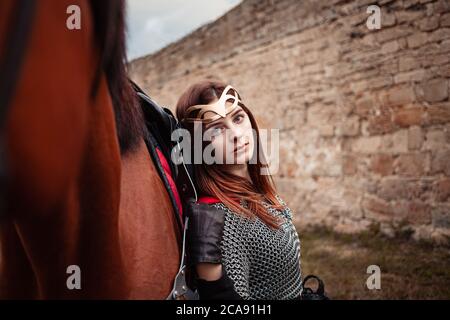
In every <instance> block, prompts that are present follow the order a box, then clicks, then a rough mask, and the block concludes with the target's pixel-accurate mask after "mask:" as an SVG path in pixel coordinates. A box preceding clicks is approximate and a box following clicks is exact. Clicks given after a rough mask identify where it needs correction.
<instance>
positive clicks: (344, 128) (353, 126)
mask: <svg viewBox="0 0 450 320" xmlns="http://www.w3.org/2000/svg"><path fill="white" fill-rule="evenodd" d="M358 133H359V117H358V116H350V117H348V118H346V119H344V120H343V121H341V122H340V123H339V124H338V125H337V126H336V135H337V136H348V137H351V136H356V135H357V134H358Z"/></svg>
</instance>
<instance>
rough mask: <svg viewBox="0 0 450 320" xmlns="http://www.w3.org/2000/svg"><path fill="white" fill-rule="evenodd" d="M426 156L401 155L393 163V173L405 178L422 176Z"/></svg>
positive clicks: (419, 154) (417, 154)
mask: <svg viewBox="0 0 450 320" xmlns="http://www.w3.org/2000/svg"><path fill="white" fill-rule="evenodd" d="M426 161H427V156H426V154H423V153H408V154H401V155H399V156H398V158H397V159H395V161H394V167H395V172H396V173H397V174H399V175H405V176H422V175H424V173H425V171H426V165H427V162H426Z"/></svg>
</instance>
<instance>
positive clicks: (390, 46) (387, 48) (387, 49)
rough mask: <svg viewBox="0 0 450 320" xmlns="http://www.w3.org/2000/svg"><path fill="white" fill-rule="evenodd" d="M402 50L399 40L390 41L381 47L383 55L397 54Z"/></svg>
mask: <svg viewBox="0 0 450 320" xmlns="http://www.w3.org/2000/svg"><path fill="white" fill-rule="evenodd" d="M399 49H400V45H399V43H398V41H397V40H393V41H389V42H386V43H384V44H383V46H382V47H381V53H382V54H389V53H393V52H396V51H398V50H399Z"/></svg>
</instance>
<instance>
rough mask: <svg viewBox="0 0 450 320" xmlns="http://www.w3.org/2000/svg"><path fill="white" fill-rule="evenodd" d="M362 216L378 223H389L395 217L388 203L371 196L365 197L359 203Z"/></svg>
mask: <svg viewBox="0 0 450 320" xmlns="http://www.w3.org/2000/svg"><path fill="white" fill-rule="evenodd" d="M361 208H362V209H363V211H364V216H365V217H367V218H369V219H375V220H378V221H391V220H392V219H393V217H394V215H395V212H394V210H393V208H392V207H391V206H390V205H389V203H388V202H386V201H384V200H382V199H379V198H377V197H373V196H365V197H364V198H363V200H362V201H361Z"/></svg>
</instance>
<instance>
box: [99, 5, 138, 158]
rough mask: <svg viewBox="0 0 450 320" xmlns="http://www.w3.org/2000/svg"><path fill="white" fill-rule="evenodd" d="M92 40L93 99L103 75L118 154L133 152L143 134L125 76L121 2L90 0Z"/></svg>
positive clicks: (133, 97) (124, 40)
mask: <svg viewBox="0 0 450 320" xmlns="http://www.w3.org/2000/svg"><path fill="white" fill-rule="evenodd" d="M91 7H92V11H93V18H94V28H95V39H96V43H97V45H98V47H99V49H100V58H99V59H100V61H99V64H98V68H97V70H96V73H95V78H94V81H93V86H92V97H95V95H96V93H97V91H98V86H99V82H100V77H101V75H102V73H103V72H104V74H105V75H106V80H107V83H108V88H109V92H110V95H111V98H112V103H113V107H114V113H115V120H116V128H117V136H118V140H119V145H120V151H121V154H126V153H128V152H130V151H133V150H135V148H136V147H137V146H138V144H139V141H140V139H141V138H142V137H143V136H144V135H145V134H146V127H145V122H144V117H143V113H142V110H141V108H140V105H139V102H138V98H137V95H136V93H135V91H134V89H133V88H132V86H131V85H130V82H129V80H128V75H127V56H126V43H125V42H126V36H125V32H126V24H125V9H126V8H125V1H124V0H92V1H91Z"/></svg>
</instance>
